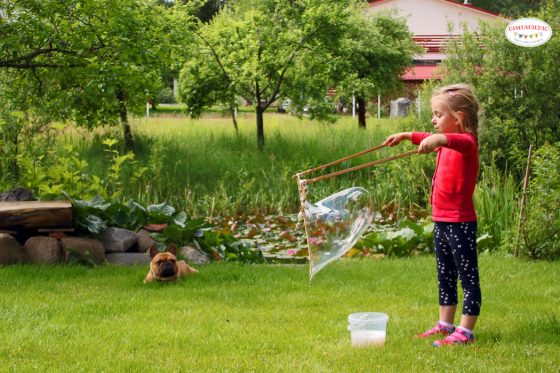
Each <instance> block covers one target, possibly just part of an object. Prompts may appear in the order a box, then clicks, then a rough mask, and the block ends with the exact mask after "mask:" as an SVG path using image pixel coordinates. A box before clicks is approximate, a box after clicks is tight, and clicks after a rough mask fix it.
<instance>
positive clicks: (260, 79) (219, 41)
mask: <svg viewBox="0 0 560 373" xmlns="http://www.w3.org/2000/svg"><path fill="white" fill-rule="evenodd" d="M354 4H355V2H354V1H353V0H347V1H339V0H305V1H298V2H295V1H291V0H266V1H260V2H255V1H253V2H248V3H243V2H241V3H240V4H238V3H236V4H234V5H231V6H228V8H227V9H226V10H224V11H222V12H220V13H219V14H218V15H217V16H215V17H214V18H213V19H212V21H211V22H210V23H209V24H207V25H202V26H201V27H200V29H199V30H198V32H197V38H198V39H197V44H196V47H195V48H193V50H196V51H197V53H196V54H194V55H191V58H190V60H189V62H188V63H187V64H186V65H185V67H184V68H183V70H182V71H181V75H180V96H181V99H182V101H183V102H185V103H186V105H187V107H188V110H189V113H190V114H191V115H192V116H198V115H200V114H201V113H202V111H203V110H204V109H205V108H208V107H209V106H211V105H213V104H216V103H226V104H228V105H236V104H235V101H234V100H235V97H237V96H239V97H242V98H243V99H244V100H245V101H246V102H247V103H249V104H251V105H253V106H254V107H255V112H256V124H257V144H258V148H259V149H262V148H263V146H264V141H265V138H264V122H263V113H264V111H265V110H266V109H267V108H268V107H270V106H271V105H272V104H273V103H274V102H275V101H277V100H278V99H281V98H283V97H290V99H291V100H292V105H293V107H294V108H296V109H301V108H303V107H304V106H305V105H307V104H311V105H312V106H314V107H313V111H312V115H313V116H315V117H320V118H325V117H327V115H328V111H330V110H332V107H331V106H330V105H328V104H327V103H326V102H325V94H326V91H327V89H328V88H329V86H331V85H332V83H333V81H334V79H335V76H334V72H335V70H336V65H337V63H338V60H339V58H340V57H339V55H338V54H337V53H338V50H339V49H340V48H339V47H340V46H341V42H342V40H343V39H344V37H346V35H347V30H348V29H349V28H350V26H351V24H350V20H351V19H353V17H352V15H353V12H355V11H356V8H355V7H354Z"/></svg>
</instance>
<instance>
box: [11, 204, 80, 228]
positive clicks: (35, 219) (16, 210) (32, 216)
mask: <svg viewBox="0 0 560 373" xmlns="http://www.w3.org/2000/svg"><path fill="white" fill-rule="evenodd" d="M71 227H72V204H71V203H70V202H68V201H48V202H39V201H21V202H0V229H8V228H9V229H15V228H24V229H41V228H42V229H45V228H71Z"/></svg>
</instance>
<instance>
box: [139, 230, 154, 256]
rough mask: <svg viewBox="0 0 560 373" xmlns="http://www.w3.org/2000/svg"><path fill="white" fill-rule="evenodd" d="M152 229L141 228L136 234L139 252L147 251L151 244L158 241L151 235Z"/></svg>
mask: <svg viewBox="0 0 560 373" xmlns="http://www.w3.org/2000/svg"><path fill="white" fill-rule="evenodd" d="M150 233H151V232H150V231H148V230H146V229H140V230H139V231H138V232H136V234H137V235H138V252H140V253H145V252H146V251H148V250H149V249H150V246H152V245H155V244H156V241H155V240H154V239H153V238H152V237H151V236H150Z"/></svg>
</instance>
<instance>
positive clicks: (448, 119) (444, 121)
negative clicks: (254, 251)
mask: <svg viewBox="0 0 560 373" xmlns="http://www.w3.org/2000/svg"><path fill="white" fill-rule="evenodd" d="M432 113H433V114H434V116H433V117H432V124H433V125H434V128H435V129H436V131H437V132H439V133H451V132H461V124H460V123H459V120H458V119H457V118H455V117H454V116H453V114H451V112H450V111H449V107H448V106H447V105H446V104H445V103H444V102H443V101H442V100H441V99H438V98H434V99H432Z"/></svg>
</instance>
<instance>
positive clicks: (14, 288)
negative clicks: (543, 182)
mask: <svg viewBox="0 0 560 373" xmlns="http://www.w3.org/2000/svg"><path fill="white" fill-rule="evenodd" d="M199 269H200V273H199V274H198V275H196V276H194V277H189V278H185V279H183V280H182V281H180V282H179V283H176V284H164V285H162V284H150V285H144V284H143V283H142V280H143V278H144V276H145V274H146V272H147V268H146V267H143V266H141V267H126V268H123V267H115V266H111V265H106V266H101V267H97V268H93V269H89V268H84V267H80V266H66V267H64V266H56V267H45V266H43V267H40V266H27V265H25V266H10V267H4V268H0V294H2V296H1V297H0V362H1V364H0V371H18V372H20V371H53V372H60V371H71V372H76V371H95V372H97V371H111V372H113V371H126V372H135V371H196V372H206V371H208V372H216V371H218V372H220V371H242V372H246V371H255V372H293V371H302V372H362V371H363V372H373V371H395V372H409V371H465V372H466V371H469V372H473V371H474V372H488V371H503V372H512V371H514V372H535V371H550V372H552V371H558V367H559V366H560V357H559V354H558V348H559V345H560V307H559V304H560V302H559V301H560V288H559V287H558V282H559V281H560V271H559V266H558V263H550V262H526V261H523V260H514V259H511V258H504V257H499V256H491V255H482V256H481V257H480V270H481V280H482V290H483V311H482V316H481V318H480V322H479V325H478V327H477V329H476V336H477V338H478V341H477V342H476V343H475V344H474V345H472V346H468V347H466V348H465V347H458V348H444V349H440V350H438V349H435V348H433V347H431V343H430V342H429V341H424V340H417V339H415V338H413V336H414V334H415V333H417V332H420V331H423V329H425V328H427V327H430V326H432V324H433V323H434V322H435V321H436V317H437V304H436V299H437V297H436V279H435V264H434V259H433V258H432V257H429V256H423V257H415V258H408V259H391V260H377V261H376V260H371V259H361V260H360V259H344V260H340V261H337V262H335V263H333V264H332V265H330V266H329V267H327V268H325V269H324V270H323V271H322V272H320V273H319V274H318V275H317V276H316V277H315V279H314V280H313V282H312V283H311V285H310V284H309V282H308V278H307V267H306V266H302V265H299V266H298V265H292V266H287V265H266V264H265V265H239V264H228V263H218V264H212V265H208V266H202V267H200V268H199ZM358 311H381V312H385V313H387V314H388V315H389V317H390V319H389V323H388V332H387V333H388V341H387V343H386V345H385V346H384V347H381V348H373V349H372V348H370V349H357V348H353V347H351V343H350V335H349V333H348V332H347V331H346V327H347V316H348V314H350V313H352V312H358Z"/></svg>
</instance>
